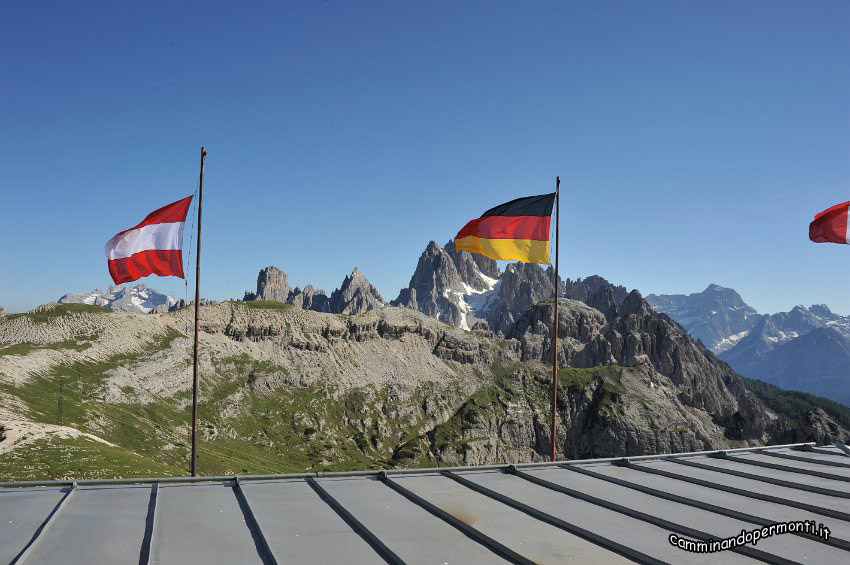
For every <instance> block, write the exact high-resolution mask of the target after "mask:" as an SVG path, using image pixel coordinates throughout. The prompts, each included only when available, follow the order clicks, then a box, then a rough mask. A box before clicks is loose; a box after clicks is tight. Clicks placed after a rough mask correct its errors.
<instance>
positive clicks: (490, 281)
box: [443, 239, 500, 291]
mask: <svg viewBox="0 0 850 565" xmlns="http://www.w3.org/2000/svg"><path fill="white" fill-rule="evenodd" d="M443 250H444V251H445V252H446V253H447V254H448V255H449V257H451V258H452V261H453V262H454V264H455V268H456V269H457V272H458V276H459V277H460V280H461V281H462V282H463V283H464V284H465V285H467V286H469V287H470V288H471V289H472V290H477V291H484V290H490V289H492V288H493V285H494V284H495V283H496V279H498V278H499V274H500V273H499V265H498V264H497V263H496V261H494V260H493V259H490V258H489V257H485V256H484V255H479V254H478V253H469V252H467V251H457V250H456V249H455V242H454V240H451V239H450V240H449V241H448V243H446V245H445V247H443Z"/></svg>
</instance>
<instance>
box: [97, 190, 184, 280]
mask: <svg viewBox="0 0 850 565" xmlns="http://www.w3.org/2000/svg"><path fill="white" fill-rule="evenodd" d="M191 202H192V197H191V196H189V197H186V198H184V199H183V200H178V201H177V202H174V203H172V204H169V205H168V206H163V207H162V208H160V209H159V210H155V211H153V212H151V213H150V214H148V215H147V217H146V218H145V219H144V220H142V221H141V223H139V225H137V226H136V227H133V228H130V229H128V230H124V231H122V232H121V233H118V234H115V236H114V237H113V238H112V239H110V240H109V241H107V242H106V259H107V264H108V265H109V274H110V275H111V276H112V280H113V281H115V284H121V283H126V282H131V281H134V280H137V279H140V278H142V277H146V276H148V275H159V276H161V277H168V276H171V277H180V278H181V279H182V278H184V277H183V226H184V225H185V224H186V214H187V213H188V212H189V204H190V203H191Z"/></svg>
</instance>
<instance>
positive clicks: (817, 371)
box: [646, 284, 850, 405]
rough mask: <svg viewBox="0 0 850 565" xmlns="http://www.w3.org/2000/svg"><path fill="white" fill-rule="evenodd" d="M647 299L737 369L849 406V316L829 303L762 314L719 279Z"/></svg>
mask: <svg viewBox="0 0 850 565" xmlns="http://www.w3.org/2000/svg"><path fill="white" fill-rule="evenodd" d="M646 300H647V302H649V303H650V304H651V305H652V307H653V308H655V309H656V310H658V311H660V312H663V313H665V314H667V315H668V316H670V317H671V318H673V319H674V320H675V321H676V322H678V323H679V324H680V325H681V326H682V327H684V328H685V329H686V330H687V331H688V332H689V333H690V334H691V335H692V336H693V337H695V338H698V339H700V340H702V341H703V343H705V345H706V346H707V347H709V349H711V350H712V351H713V352H714V353H716V354H717V355H718V357H719V358H720V359H721V360H723V361H726V362H727V363H729V365H730V366H731V367H732V368H733V369H735V371H737V372H738V373H740V374H742V375H744V376H747V377H751V378H756V379H759V380H763V381H766V382H768V383H771V384H774V385H777V386H779V387H782V388H785V389H792V390H800V391H804V392H810V393H813V394H817V395H820V396H825V397H828V398H832V399H834V400H837V401H839V402H842V403H844V404H847V405H850V317H846V316H841V315H839V314H835V313H834V312H832V311H831V310H830V309H829V308H828V307H827V306H826V305H824V304H815V305H812V306H811V307H809V308H806V307H805V306H795V307H794V308H793V309H791V311H789V312H779V313H777V314H771V315H761V314H758V313H757V312H756V311H755V309H754V308H752V307H751V306H749V305H747V304H746V303H745V302H744V301H743V300H742V299H741V297H740V295H738V293H737V292H735V291H734V290H733V289H731V288H724V287H721V286H719V285H716V284H712V285H709V286H708V288H706V289H705V290H704V291H702V292H698V293H693V294H689V295H684V294H675V295H654V294H651V295H649V296H647V297H646Z"/></svg>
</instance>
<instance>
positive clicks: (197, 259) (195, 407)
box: [192, 146, 207, 477]
mask: <svg viewBox="0 0 850 565" xmlns="http://www.w3.org/2000/svg"><path fill="white" fill-rule="evenodd" d="M206 156H207V152H206V151H204V148H203V146H202V147H201V176H200V179H199V180H198V252H197V254H196V255H195V351H194V368H193V370H192V476H193V477H194V476H195V475H196V473H195V463H196V461H197V454H196V453H197V452H196V448H197V435H198V313H199V308H200V304H201V210H202V208H201V205H202V204H203V201H204V157H206Z"/></svg>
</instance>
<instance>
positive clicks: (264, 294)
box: [246, 266, 292, 302]
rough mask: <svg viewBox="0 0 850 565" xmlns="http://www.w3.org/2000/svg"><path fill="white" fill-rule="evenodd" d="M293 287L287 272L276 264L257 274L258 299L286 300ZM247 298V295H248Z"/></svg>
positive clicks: (256, 295)
mask: <svg viewBox="0 0 850 565" xmlns="http://www.w3.org/2000/svg"><path fill="white" fill-rule="evenodd" d="M290 292H292V288H291V287H290V286H289V279H288V278H287V276H286V273H284V272H283V271H281V270H280V269H278V268H277V267H274V266H268V267H266V268H265V269H262V270H261V271H260V274H259V275H257V292H256V294H255V299H256V300H276V301H277V302H286V301H287V299H288V298H289V293H290ZM246 298H247V296H246Z"/></svg>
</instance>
